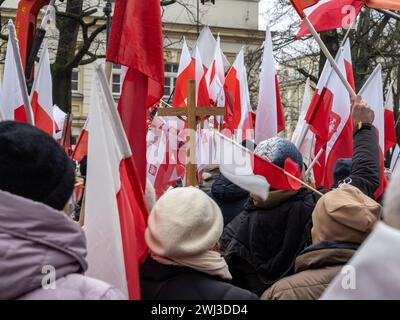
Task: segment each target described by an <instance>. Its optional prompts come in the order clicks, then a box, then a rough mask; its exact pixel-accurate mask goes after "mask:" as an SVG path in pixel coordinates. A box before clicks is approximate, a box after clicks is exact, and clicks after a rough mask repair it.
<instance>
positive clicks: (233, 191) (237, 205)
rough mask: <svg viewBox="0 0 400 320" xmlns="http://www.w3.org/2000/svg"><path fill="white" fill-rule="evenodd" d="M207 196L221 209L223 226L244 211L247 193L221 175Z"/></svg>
mask: <svg viewBox="0 0 400 320" xmlns="http://www.w3.org/2000/svg"><path fill="white" fill-rule="evenodd" d="M209 196H210V197H211V198H212V199H214V201H215V202H216V203H217V204H218V206H219V207H220V208H221V211H222V215H223V216H224V225H227V224H228V223H229V222H231V221H232V220H233V218H235V217H236V216H237V215H238V214H239V213H241V212H242V211H243V209H244V205H245V204H246V202H247V200H248V198H249V193H248V192H247V191H246V190H243V189H242V188H240V187H238V186H237V185H236V184H234V183H232V182H231V181H229V180H228V179H227V178H225V177H224V176H223V175H222V174H221V175H220V176H219V177H218V178H217V180H216V181H215V182H214V184H213V185H212V187H211V192H210V193H209Z"/></svg>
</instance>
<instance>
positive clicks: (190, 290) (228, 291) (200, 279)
mask: <svg viewBox="0 0 400 320" xmlns="http://www.w3.org/2000/svg"><path fill="white" fill-rule="evenodd" d="M140 287H141V293H142V299H143V300H258V297H257V296H256V295H254V294H253V293H251V292H249V291H247V290H243V289H241V288H238V287H235V286H233V285H232V284H230V283H228V282H225V281H223V280H222V279H220V278H216V277H212V276H210V275H207V274H205V273H202V272H198V271H196V270H194V269H191V268H186V267H177V266H167V265H163V264H161V263H158V262H156V261H155V260H153V259H151V258H147V260H146V261H145V263H144V264H143V265H142V267H141V268H140Z"/></svg>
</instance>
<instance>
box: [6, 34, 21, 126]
mask: <svg viewBox="0 0 400 320" xmlns="http://www.w3.org/2000/svg"><path fill="white" fill-rule="evenodd" d="M15 54H19V53H16V52H14V50H13V46H12V44H11V37H10V38H9V39H8V44H7V53H6V60H5V63H4V74H3V86H2V90H1V91H2V94H1V96H0V109H1V113H2V115H3V117H4V119H5V120H15V121H20V122H27V117H26V113H25V107H24V101H23V98H22V91H21V87H20V85H19V81H18V76H17V74H18V71H17V66H16V64H15V57H14V55H15Z"/></svg>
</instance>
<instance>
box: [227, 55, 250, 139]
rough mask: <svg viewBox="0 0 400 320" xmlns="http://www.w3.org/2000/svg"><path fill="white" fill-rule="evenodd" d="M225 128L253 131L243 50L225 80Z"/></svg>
mask: <svg viewBox="0 0 400 320" xmlns="http://www.w3.org/2000/svg"><path fill="white" fill-rule="evenodd" d="M224 87H225V96H226V100H225V103H226V110H227V114H226V116H225V125H226V128H227V129H229V130H231V131H232V132H234V131H235V130H242V131H245V130H249V129H253V124H252V117H251V116H250V113H251V106H250V96H249V90H248V84H247V73H246V68H245V66H244V53H243V49H242V50H240V52H239V54H238V55H237V57H236V60H235V62H234V64H233V65H232V67H231V69H230V70H229V72H228V74H227V75H226V78H225V85H224Z"/></svg>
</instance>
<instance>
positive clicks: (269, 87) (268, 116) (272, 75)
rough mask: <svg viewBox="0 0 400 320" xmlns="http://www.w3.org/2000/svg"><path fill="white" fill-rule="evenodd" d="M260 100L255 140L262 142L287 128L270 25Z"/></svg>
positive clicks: (263, 61)
mask: <svg viewBox="0 0 400 320" xmlns="http://www.w3.org/2000/svg"><path fill="white" fill-rule="evenodd" d="M259 90H260V91H259V100H258V108H257V114H256V126H255V142H256V143H260V142H261V141H264V140H266V139H269V138H273V137H275V136H277V135H278V133H279V132H281V131H283V130H284V129H285V117H284V113H283V106H282V103H281V95H280V90H279V84H278V75H277V73H276V67H275V59H274V56H273V47H272V35H271V30H270V28H269V27H268V28H267V31H266V36H265V42H264V55H263V60H262V66H261V73H260V89H259Z"/></svg>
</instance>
